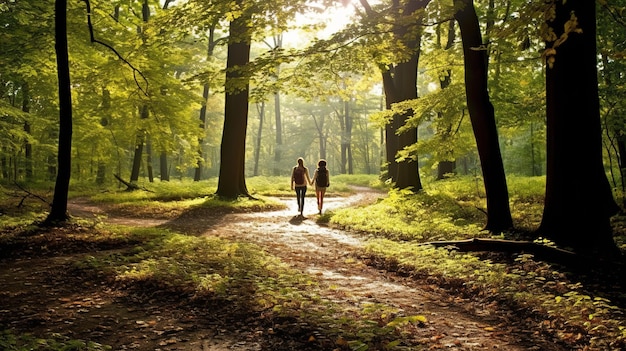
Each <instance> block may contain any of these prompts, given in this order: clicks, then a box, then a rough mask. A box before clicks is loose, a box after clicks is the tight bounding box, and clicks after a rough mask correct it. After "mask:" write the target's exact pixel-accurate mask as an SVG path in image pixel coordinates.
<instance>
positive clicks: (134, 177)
mask: <svg viewBox="0 0 626 351" xmlns="http://www.w3.org/2000/svg"><path fill="white" fill-rule="evenodd" d="M141 14H142V19H143V23H144V24H145V23H147V22H148V20H149V19H150V7H149V6H148V0H144V1H143V4H142V5H141ZM137 31H138V32H139V34H142V33H143V28H141V27H138V29H137ZM139 111H140V112H139V118H141V119H147V118H148V115H149V110H148V105H145V104H144V105H143V106H141V107H140V108H139ZM136 141H137V143H136V144H135V154H134V156H133V165H132V166H131V171H130V173H131V176H130V182H131V183H133V182H137V181H138V180H139V169H140V168H141V160H142V158H141V154H142V152H143V146H144V145H143V144H144V143H145V142H146V131H145V130H139V131H137V137H136ZM148 157H150V155H148ZM148 167H149V168H148V171H149V172H151V167H152V166H151V165H150V163H148ZM151 181H152V179H151Z"/></svg>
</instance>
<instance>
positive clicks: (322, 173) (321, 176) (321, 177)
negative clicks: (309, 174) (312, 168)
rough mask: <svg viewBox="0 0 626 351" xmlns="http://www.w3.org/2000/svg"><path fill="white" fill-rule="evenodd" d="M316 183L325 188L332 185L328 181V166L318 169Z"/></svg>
mask: <svg viewBox="0 0 626 351" xmlns="http://www.w3.org/2000/svg"><path fill="white" fill-rule="evenodd" d="M315 185H317V186H319V187H322V188H325V187H328V186H330V183H329V182H328V170H327V169H326V168H318V169H317V178H315Z"/></svg>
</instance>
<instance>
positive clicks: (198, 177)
mask: <svg viewBox="0 0 626 351" xmlns="http://www.w3.org/2000/svg"><path fill="white" fill-rule="evenodd" d="M215 27H217V23H212V24H211V27H210V28H209V40H208V41H209V44H208V48H207V59H210V58H211V57H213V52H214V50H215V45H217V42H218V41H219V40H215ZM209 91H210V85H209V82H205V83H204V87H203V91H202V107H201V108H200V128H201V129H202V130H203V131H204V130H205V129H206V109H207V103H208V100H209ZM203 143H204V139H203V138H201V139H200V140H198V145H199V146H198V164H197V166H196V169H195V172H194V176H193V180H194V181H196V182H197V181H200V180H201V179H202V171H203V168H204V163H205V159H204V155H203V152H202V144H203Z"/></svg>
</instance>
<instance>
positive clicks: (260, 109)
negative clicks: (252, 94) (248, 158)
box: [253, 101, 265, 176]
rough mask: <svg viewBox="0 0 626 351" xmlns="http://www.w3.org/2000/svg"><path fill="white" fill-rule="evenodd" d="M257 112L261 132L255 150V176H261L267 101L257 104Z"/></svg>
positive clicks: (258, 134)
mask: <svg viewBox="0 0 626 351" xmlns="http://www.w3.org/2000/svg"><path fill="white" fill-rule="evenodd" d="M257 111H258V112H259V130H258V132H257V136H256V145H255V148H254V173H253V174H254V175H255V176H258V175H259V158H260V157H261V137H262V136H263V122H264V119H265V101H261V103H260V104H257Z"/></svg>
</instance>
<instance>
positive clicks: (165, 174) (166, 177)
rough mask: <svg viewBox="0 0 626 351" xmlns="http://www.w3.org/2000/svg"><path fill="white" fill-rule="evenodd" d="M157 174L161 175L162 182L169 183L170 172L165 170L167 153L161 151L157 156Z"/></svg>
mask: <svg viewBox="0 0 626 351" xmlns="http://www.w3.org/2000/svg"><path fill="white" fill-rule="evenodd" d="M159 173H160V174H161V181H162V182H169V181H170V172H169V169H168V168H167V152H165V151H161V153H160V154H159Z"/></svg>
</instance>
